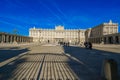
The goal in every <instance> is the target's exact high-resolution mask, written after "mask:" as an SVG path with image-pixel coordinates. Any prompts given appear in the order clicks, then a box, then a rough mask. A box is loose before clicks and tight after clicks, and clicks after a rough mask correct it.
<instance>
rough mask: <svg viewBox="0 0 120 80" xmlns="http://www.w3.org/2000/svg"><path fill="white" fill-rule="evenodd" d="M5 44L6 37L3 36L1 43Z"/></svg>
mask: <svg viewBox="0 0 120 80" xmlns="http://www.w3.org/2000/svg"><path fill="white" fill-rule="evenodd" d="M4 42H5V35H4V34H2V41H1V43H4Z"/></svg>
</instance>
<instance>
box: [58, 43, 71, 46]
mask: <svg viewBox="0 0 120 80" xmlns="http://www.w3.org/2000/svg"><path fill="white" fill-rule="evenodd" d="M58 44H60V45H63V46H69V45H70V43H69V42H58Z"/></svg>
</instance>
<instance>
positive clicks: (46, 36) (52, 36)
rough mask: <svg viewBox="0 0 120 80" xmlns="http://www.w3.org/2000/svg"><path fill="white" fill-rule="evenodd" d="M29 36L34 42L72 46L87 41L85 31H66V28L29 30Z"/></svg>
mask: <svg viewBox="0 0 120 80" xmlns="http://www.w3.org/2000/svg"><path fill="white" fill-rule="evenodd" d="M29 36H30V37H33V42H40V43H46V42H50V43H58V42H70V43H71V44H80V43H83V42H84V41H85V30H79V29H64V26H55V29H40V28H35V27H34V28H30V29H29Z"/></svg>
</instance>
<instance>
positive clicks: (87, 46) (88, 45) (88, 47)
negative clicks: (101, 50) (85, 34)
mask: <svg viewBox="0 0 120 80" xmlns="http://www.w3.org/2000/svg"><path fill="white" fill-rule="evenodd" d="M84 46H85V48H86V49H92V43H91V42H85V43H84Z"/></svg>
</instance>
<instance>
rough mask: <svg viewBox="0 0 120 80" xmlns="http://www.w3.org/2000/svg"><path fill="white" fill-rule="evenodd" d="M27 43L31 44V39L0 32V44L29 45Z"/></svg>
mask: <svg viewBox="0 0 120 80" xmlns="http://www.w3.org/2000/svg"><path fill="white" fill-rule="evenodd" d="M29 42H33V38H32V37H27V36H21V35H16V34H9V33H5V32H0V43H29Z"/></svg>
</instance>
